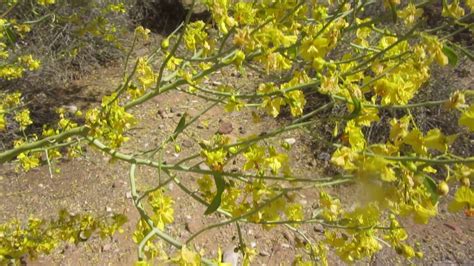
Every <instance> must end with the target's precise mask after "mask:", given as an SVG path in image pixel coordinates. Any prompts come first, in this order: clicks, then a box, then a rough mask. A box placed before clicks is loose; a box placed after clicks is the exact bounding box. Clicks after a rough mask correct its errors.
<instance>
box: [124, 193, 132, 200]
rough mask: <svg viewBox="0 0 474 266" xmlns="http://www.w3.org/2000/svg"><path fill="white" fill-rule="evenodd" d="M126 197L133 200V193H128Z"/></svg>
mask: <svg viewBox="0 0 474 266" xmlns="http://www.w3.org/2000/svg"><path fill="white" fill-rule="evenodd" d="M125 197H126V198H127V199H131V198H132V192H130V191H129V192H127V193H126V194H125Z"/></svg>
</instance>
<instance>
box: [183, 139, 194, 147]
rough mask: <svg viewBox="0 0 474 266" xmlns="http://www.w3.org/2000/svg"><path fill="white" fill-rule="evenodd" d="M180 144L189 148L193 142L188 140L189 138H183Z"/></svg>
mask: <svg viewBox="0 0 474 266" xmlns="http://www.w3.org/2000/svg"><path fill="white" fill-rule="evenodd" d="M182 145H183V147H186V148H191V147H193V146H194V142H192V141H190V140H189V139H185V140H183V142H182Z"/></svg>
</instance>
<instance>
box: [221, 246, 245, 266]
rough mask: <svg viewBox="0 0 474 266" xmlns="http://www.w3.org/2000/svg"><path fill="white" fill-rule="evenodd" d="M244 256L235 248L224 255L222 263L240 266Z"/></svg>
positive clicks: (231, 248) (227, 250) (228, 249)
mask: <svg viewBox="0 0 474 266" xmlns="http://www.w3.org/2000/svg"><path fill="white" fill-rule="evenodd" d="M241 261H242V255H241V254H240V253H239V252H236V251H235V248H233V247H230V248H227V249H226V250H225V251H224V253H223V254H222V262H224V263H228V264H230V265H232V266H238V265H240V264H241Z"/></svg>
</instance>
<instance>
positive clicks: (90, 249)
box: [0, 36, 474, 265]
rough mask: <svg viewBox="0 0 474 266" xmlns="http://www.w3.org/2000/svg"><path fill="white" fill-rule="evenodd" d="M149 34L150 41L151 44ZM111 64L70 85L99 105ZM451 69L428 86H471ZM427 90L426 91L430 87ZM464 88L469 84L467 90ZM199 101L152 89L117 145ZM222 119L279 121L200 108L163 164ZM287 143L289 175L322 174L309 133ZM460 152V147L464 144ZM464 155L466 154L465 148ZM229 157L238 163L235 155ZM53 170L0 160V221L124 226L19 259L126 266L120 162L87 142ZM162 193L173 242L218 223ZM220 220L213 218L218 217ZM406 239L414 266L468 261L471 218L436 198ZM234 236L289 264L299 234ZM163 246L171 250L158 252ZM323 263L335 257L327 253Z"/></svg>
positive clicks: (134, 145) (132, 145) (338, 191)
mask: <svg viewBox="0 0 474 266" xmlns="http://www.w3.org/2000/svg"><path fill="white" fill-rule="evenodd" d="M158 39H159V36H155V37H154V40H153V41H152V42H154V43H158V42H157V41H158ZM147 47H149V46H143V47H141V48H140V49H139V50H138V51H137V52H136V53H135V56H138V55H142V54H146V53H147V52H148V49H149V48H147ZM122 68H123V67H122V66H121V65H120V64H115V65H111V66H110V67H108V68H104V69H98V70H97V71H96V72H95V73H93V74H91V75H89V76H87V77H84V78H83V79H81V80H79V81H76V82H75V86H79V87H81V88H83V89H82V90H81V92H80V94H82V95H83V96H85V97H95V99H96V102H99V100H100V95H104V94H106V93H108V92H110V91H112V90H113V89H114V88H115V84H118V82H119V80H120V79H121V69H122ZM461 68H462V69H463V70H464V71H468V73H470V74H471V75H472V74H474V72H473V69H472V66H471V65H470V63H469V62H467V63H464V64H463V65H461ZM456 73H457V72H454V70H448V72H442V73H438V74H436V73H435V74H436V75H438V77H435V80H437V82H438V83H436V84H434V85H433V86H437V88H438V89H442V87H441V86H450V88H455V89H458V88H461V87H464V88H465V86H472V83H470V81H472V79H470V78H469V75H467V76H464V77H459V75H458V76H456V75H457V74H456ZM258 79H259V77H258V74H255V73H248V75H246V76H241V75H240V74H238V73H236V72H234V71H233V70H225V71H222V72H221V73H220V77H218V78H216V79H215V80H212V81H208V85H209V86H216V85H218V84H220V83H221V82H226V83H230V84H233V85H235V86H238V87H244V88H248V89H254V86H255V81H256V80H258ZM435 89H436V88H435ZM470 89H472V88H470ZM70 104H72V105H78V106H83V103H81V102H71V103H70ZM207 106H208V103H206V101H204V100H202V99H199V98H196V97H194V96H191V95H188V94H185V93H183V92H179V91H172V92H169V93H166V94H164V95H160V96H158V97H156V98H155V99H153V100H151V101H149V102H147V103H145V104H143V105H142V106H140V107H139V108H137V109H134V110H133V113H134V115H136V117H137V118H138V120H139V121H140V123H139V124H138V125H136V126H135V128H134V129H133V130H131V131H130V133H129V134H130V137H131V139H132V140H131V142H129V143H127V144H126V145H125V146H124V147H123V148H122V151H124V152H131V151H132V150H136V149H138V150H146V149H149V148H150V147H153V146H154V145H157V144H159V143H160V142H161V140H162V138H163V137H164V136H166V135H167V134H169V133H170V132H172V131H173V130H174V128H175V127H176V124H177V122H178V121H179V119H180V117H181V116H182V115H185V114H186V115H190V116H193V115H195V114H197V113H198V112H199V111H200V110H202V109H203V108H205V107H207ZM223 123H227V124H229V123H230V124H231V125H232V130H231V132H230V133H229V134H228V135H229V136H230V137H231V138H239V137H243V136H246V135H249V134H260V133H262V132H266V131H268V130H269V129H272V128H275V127H277V126H278V125H279V123H284V121H277V120H274V119H271V118H264V119H263V120H262V122H261V123H258V124H253V123H252V118H251V116H250V113H249V112H244V113H243V114H240V113H239V114H235V113H226V112H224V111H223V109H222V108H221V107H215V108H213V109H211V111H209V112H208V113H206V114H205V115H204V116H203V117H202V118H200V120H199V121H197V123H196V124H194V125H193V126H191V129H190V130H189V131H188V132H187V133H186V134H184V135H182V136H180V137H179V138H178V140H177V143H179V144H180V145H181V146H182V148H183V151H182V152H181V153H179V154H176V153H175V151H174V147H173V145H169V146H168V148H167V149H166V151H165V154H164V159H165V160H166V161H176V160H179V159H180V158H184V157H185V156H186V155H189V154H193V153H195V152H196V151H199V146H198V145H197V140H199V139H200V138H208V137H210V136H212V135H213V134H214V133H216V131H218V130H219V127H221V126H222V124H223ZM290 137H291V138H294V139H295V140H296V142H295V144H294V146H293V148H292V151H291V157H292V159H293V168H294V169H296V172H297V174H298V175H299V176H301V177H305V178H318V177H319V176H324V168H325V167H326V166H327V164H328V162H327V156H320V152H319V151H315V150H314V149H313V148H312V147H313V146H312V145H311V140H309V139H308V138H307V137H305V134H304V132H291V133H285V134H284V135H282V136H279V137H278V138H276V139H274V140H272V141H275V142H277V141H281V140H282V139H285V138H290ZM469 149H470V150H469ZM467 153H469V154H470V155H471V156H472V155H473V150H472V146H471V147H468V150H467ZM236 163H237V164H238V163H239V162H236ZM54 166H55V167H56V168H58V169H60V173H54V174H53V176H52V177H50V174H49V170H48V166H42V167H39V168H37V169H34V170H32V171H30V172H28V173H22V172H17V171H15V166H14V165H13V164H4V165H0V197H1V199H2V200H1V201H0V222H4V221H7V220H10V219H12V218H14V217H16V218H19V219H27V218H28V216H29V215H30V214H31V215H34V216H37V217H42V218H50V217H55V215H57V210H59V209H61V208H65V209H67V210H69V211H70V212H73V213H83V212H91V213H95V214H105V215H107V214H110V213H123V214H125V215H126V216H128V218H129V222H127V223H126V224H125V226H124V232H123V233H121V234H116V235H114V236H113V237H111V238H108V239H103V240H102V239H100V238H99V237H98V236H93V237H92V238H91V239H90V240H88V241H86V242H83V243H80V244H78V245H77V246H75V245H71V244H65V245H63V246H61V248H59V249H58V250H56V251H54V252H53V254H50V255H43V256H40V257H39V258H38V259H37V260H30V259H28V258H26V260H25V263H26V264H28V265H133V263H134V262H135V261H136V258H137V254H136V253H137V252H136V245H135V243H133V240H132V239H131V236H132V234H133V231H134V228H135V224H136V221H137V219H138V216H139V215H138V213H137V211H136V209H135V208H134V206H133V204H132V201H131V196H130V192H129V191H130V190H129V188H130V187H129V180H128V170H129V166H128V165H127V164H124V163H121V162H109V158H108V157H107V156H105V155H103V154H101V153H100V152H98V151H96V150H94V149H93V148H92V147H88V148H87V149H86V152H85V155H84V156H83V157H81V158H79V159H77V160H63V161H61V162H59V163H56V164H55V165H54ZM138 174H139V175H138V176H139V178H138V179H139V182H140V183H141V184H145V185H143V186H142V187H139V189H141V190H142V191H143V190H145V189H147V188H149V187H151V186H152V185H153V184H156V182H157V171H156V170H154V169H149V168H148V169H146V168H140V169H139V172H138ZM179 177H180V178H181V180H182V182H183V183H184V184H186V185H189V186H190V187H196V185H195V184H196V182H195V181H196V179H197V178H198V176H197V175H183V176H179ZM167 190H168V193H169V194H170V195H172V196H173V198H174V200H175V206H174V208H175V222H174V224H172V225H171V226H170V227H169V228H168V231H167V232H168V233H169V234H171V235H172V236H174V237H176V238H177V239H179V240H185V239H186V238H187V237H189V236H190V235H191V234H192V233H195V232H196V231H197V230H199V229H200V228H202V227H204V226H205V225H206V224H209V223H210V222H216V221H218V219H219V217H218V216H217V215H211V216H210V217H203V213H204V210H205V208H204V206H202V205H200V204H199V203H196V202H195V201H193V200H192V199H191V198H190V197H189V196H188V195H186V194H185V193H183V192H182V191H181V190H180V189H179V188H178V187H177V186H176V185H174V184H173V183H170V184H169V185H167ZM330 192H331V193H333V194H335V195H337V196H340V197H341V200H342V201H344V202H351V200H352V199H354V197H357V193H356V192H360V191H357V189H356V188H354V187H353V186H352V185H343V186H339V187H335V188H332V189H331V191H330ZM316 195H317V191H316V190H314V191H305V192H302V193H301V194H299V195H298V201H299V202H300V203H302V204H303V205H305V206H308V207H309V208H308V209H310V206H314V203H315V202H316V201H317V200H316ZM220 218H222V217H220ZM404 225H405V226H406V227H407V229H408V232H409V233H410V235H411V237H412V241H413V242H419V243H420V246H421V249H422V251H423V252H424V254H425V257H424V258H423V259H419V260H415V261H413V262H414V263H415V264H424V265H474V223H473V220H472V218H466V217H464V216H463V215H462V214H451V213H448V212H447V211H446V203H445V202H443V203H441V205H440V215H439V216H438V217H436V218H435V219H432V220H431V221H430V223H429V224H428V225H417V224H414V223H412V222H411V221H409V220H407V221H405V224H404ZM242 230H243V234H244V238H245V240H246V242H247V244H249V245H255V246H256V248H257V250H258V255H257V256H256V257H255V259H254V261H253V265H290V264H291V262H292V260H293V258H294V257H295V255H296V253H295V245H296V243H297V242H299V241H301V239H300V238H299V237H298V236H297V235H295V233H294V232H292V231H289V230H287V229H285V228H284V227H278V228H276V229H273V230H270V231H267V230H264V229H262V227H260V226H253V225H243V226H242ZM300 230H301V231H302V232H304V233H305V234H306V235H308V236H309V237H311V238H313V239H320V238H321V235H322V233H323V231H324V228H322V227H321V226H318V225H316V226H309V225H308V226H303V227H301V228H300ZM237 244H238V238H237V231H236V228H235V225H229V226H225V227H222V228H219V229H215V230H210V231H208V232H207V233H206V234H203V235H201V236H199V237H198V238H197V239H196V241H194V246H195V247H196V248H197V249H198V250H200V249H205V250H206V256H207V257H210V258H213V257H215V256H216V253H217V248H218V247H220V248H222V249H224V250H226V249H228V248H232V247H233V246H235V245H237ZM168 251H169V252H170V253H172V252H173V250H172V249H170V250H168ZM330 264H331V265H339V264H343V263H341V262H340V261H339V260H337V259H336V258H335V256H333V255H332V254H331V256H330ZM360 264H372V265H393V264H409V262H408V261H406V260H404V259H402V258H401V257H399V256H397V255H396V254H395V253H394V252H393V251H391V249H390V248H386V247H384V249H383V250H382V251H381V252H380V253H379V254H377V255H376V256H375V257H374V258H372V260H371V261H366V262H361V263H360Z"/></svg>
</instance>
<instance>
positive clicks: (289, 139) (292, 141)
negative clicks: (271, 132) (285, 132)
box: [285, 138, 296, 145]
mask: <svg viewBox="0 0 474 266" xmlns="http://www.w3.org/2000/svg"><path fill="white" fill-rule="evenodd" d="M285 142H286V143H288V144H290V145H293V144H295V143H296V139H295V138H287V139H285Z"/></svg>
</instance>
